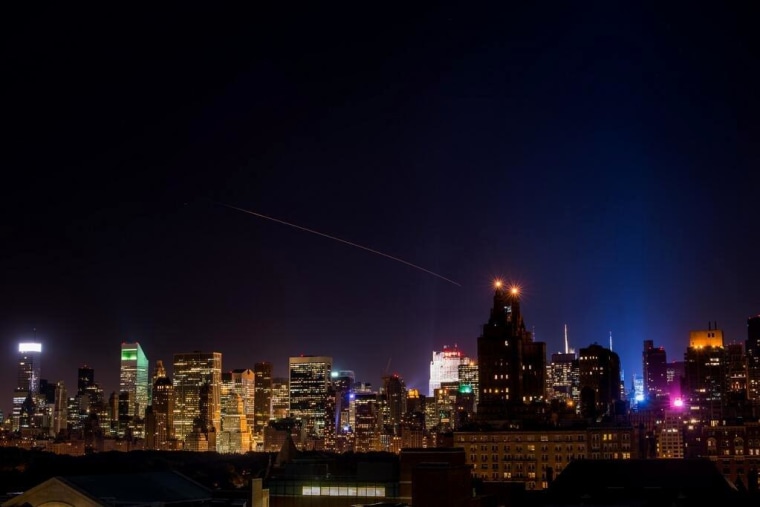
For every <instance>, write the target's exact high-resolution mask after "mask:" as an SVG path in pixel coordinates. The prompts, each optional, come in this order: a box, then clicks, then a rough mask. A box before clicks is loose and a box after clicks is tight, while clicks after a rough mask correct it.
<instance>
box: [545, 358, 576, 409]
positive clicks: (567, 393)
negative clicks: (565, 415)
mask: <svg viewBox="0 0 760 507" xmlns="http://www.w3.org/2000/svg"><path fill="white" fill-rule="evenodd" d="M547 371H548V377H549V378H548V380H549V385H548V386H547V387H548V389H547V393H548V397H549V399H551V400H560V401H562V402H565V403H570V402H571V403H572V404H575V405H576V406H577V403H578V401H579V398H580V389H579V387H578V385H579V370H578V357H577V355H576V354H575V352H574V351H573V352H555V353H554V354H552V356H551V363H550V364H549V366H548V367H547Z"/></svg>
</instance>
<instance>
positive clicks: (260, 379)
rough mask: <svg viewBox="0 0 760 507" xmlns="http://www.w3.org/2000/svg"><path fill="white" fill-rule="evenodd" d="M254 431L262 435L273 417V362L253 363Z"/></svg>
mask: <svg viewBox="0 0 760 507" xmlns="http://www.w3.org/2000/svg"><path fill="white" fill-rule="evenodd" d="M253 374H254V379H253V421H252V422H251V426H252V427H253V433H254V434H255V435H260V434H262V433H263V431H264V428H265V427H266V425H267V424H269V420H270V419H271V418H272V363H270V362H268V361H260V362H258V363H254V365H253Z"/></svg>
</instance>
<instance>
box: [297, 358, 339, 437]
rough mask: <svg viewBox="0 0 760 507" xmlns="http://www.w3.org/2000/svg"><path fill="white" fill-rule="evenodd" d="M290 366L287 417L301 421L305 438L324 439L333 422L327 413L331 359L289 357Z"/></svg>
mask: <svg viewBox="0 0 760 507" xmlns="http://www.w3.org/2000/svg"><path fill="white" fill-rule="evenodd" d="M289 365H290V381H289V385H290V416H291V417H293V418H295V419H296V420H299V421H301V423H302V424H303V427H304V428H305V429H306V434H307V436H309V437H316V438H320V437H323V436H324V433H325V429H326V427H327V425H328V424H330V423H331V422H332V413H328V410H329V400H328V396H329V388H330V372H331V370H332V357H326V356H298V357H291V358H290V360H289Z"/></svg>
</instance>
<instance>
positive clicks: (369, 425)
mask: <svg viewBox="0 0 760 507" xmlns="http://www.w3.org/2000/svg"><path fill="white" fill-rule="evenodd" d="M354 414H355V424H354V435H355V439H354V451H355V452H371V451H379V450H380V449H381V444H380V427H381V423H382V414H381V411H380V403H379V401H378V395H377V393H375V392H374V391H372V389H371V388H370V387H369V386H365V385H359V386H356V388H355V389H354Z"/></svg>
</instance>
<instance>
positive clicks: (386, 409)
mask: <svg viewBox="0 0 760 507" xmlns="http://www.w3.org/2000/svg"><path fill="white" fill-rule="evenodd" d="M456 383H457V385H458V384H459V382H458V381H456ZM380 399H381V401H382V410H383V424H385V425H386V427H387V428H389V429H391V430H392V433H393V434H394V435H399V434H400V428H401V420H402V417H403V416H404V413H405V412H406V384H405V383H404V379H402V378H401V377H399V376H398V375H397V374H394V375H385V376H384V377H383V391H382V394H381V397H380Z"/></svg>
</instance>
